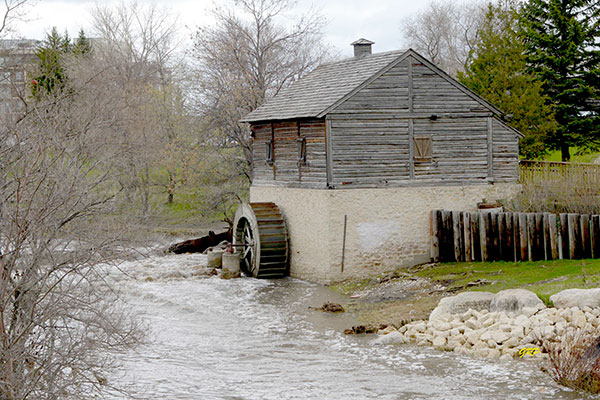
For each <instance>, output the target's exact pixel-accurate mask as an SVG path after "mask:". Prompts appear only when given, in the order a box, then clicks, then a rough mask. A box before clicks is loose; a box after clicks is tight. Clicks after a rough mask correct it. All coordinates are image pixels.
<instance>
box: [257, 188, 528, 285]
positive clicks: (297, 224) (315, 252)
mask: <svg viewBox="0 0 600 400" xmlns="http://www.w3.org/2000/svg"><path fill="white" fill-rule="evenodd" d="M518 190H519V185H518V184H514V183H504V184H495V185H473V186H444V187H407V188H378V189H347V190H340V189H336V190H324V189H294V188H280V187H251V188H250V201H251V202H258V201H272V202H274V203H275V204H277V205H278V206H279V208H280V209H281V211H282V212H283V214H284V218H285V220H286V224H287V227H288V231H289V236H290V249H291V253H290V257H291V258H290V273H291V275H292V276H293V277H297V278H301V279H305V280H309V281H313V282H320V283H329V282H333V281H338V280H342V279H346V278H350V277H368V276H372V275H376V274H378V273H380V272H383V271H387V270H390V269H393V268H396V267H399V266H410V265H415V264H419V263H423V262H427V261H429V259H430V254H429V248H430V240H429V213H430V211H431V210H434V209H446V210H453V211H475V210H476V204H477V202H480V201H482V199H486V200H488V201H493V200H499V199H507V198H510V197H512V195H513V194H514V193H515V192H516V191H518ZM344 215H347V227H346V250H345V257H344V259H345V261H344V271H343V272H342V271H341V261H342V241H343V234H344Z"/></svg>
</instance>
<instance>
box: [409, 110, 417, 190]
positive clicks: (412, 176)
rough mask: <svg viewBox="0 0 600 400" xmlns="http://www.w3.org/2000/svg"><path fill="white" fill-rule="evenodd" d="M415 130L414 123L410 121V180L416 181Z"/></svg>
mask: <svg viewBox="0 0 600 400" xmlns="http://www.w3.org/2000/svg"><path fill="white" fill-rule="evenodd" d="M414 138H415V128H414V121H413V120H412V118H411V119H409V120H408V162H409V164H408V169H409V177H410V179H415V142H414Z"/></svg>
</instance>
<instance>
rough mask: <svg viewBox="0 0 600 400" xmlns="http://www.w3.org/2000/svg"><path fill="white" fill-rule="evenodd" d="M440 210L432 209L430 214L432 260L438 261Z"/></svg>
mask: <svg viewBox="0 0 600 400" xmlns="http://www.w3.org/2000/svg"><path fill="white" fill-rule="evenodd" d="M441 213H442V212H441V211H440V210H432V211H431V216H430V227H429V237H430V240H431V261H432V262H438V261H439V260H440V227H439V225H438V215H440V214H441Z"/></svg>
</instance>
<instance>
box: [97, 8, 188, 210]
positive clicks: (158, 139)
mask: <svg viewBox="0 0 600 400" xmlns="http://www.w3.org/2000/svg"><path fill="white" fill-rule="evenodd" d="M92 17H93V21H94V27H95V30H96V35H97V36H98V37H99V38H100V39H99V40H97V41H96V42H95V44H94V47H95V48H94V58H95V66H94V68H95V70H96V71H98V72H99V73H100V72H101V73H102V75H103V76H104V77H105V78H104V79H106V81H107V82H110V84H111V85H112V86H113V87H114V90H115V91H117V92H119V93H120V96H119V98H118V103H119V104H120V105H121V115H120V118H119V120H120V121H121V122H122V123H121V124H120V125H119V127H118V131H117V132H114V134H115V139H116V143H118V144H119V145H120V146H121V148H123V149H126V152H127V156H126V157H122V158H121V159H120V160H121V161H122V165H121V172H122V175H121V180H120V182H121V185H122V186H123V187H124V188H125V189H126V191H127V192H128V193H133V194H136V195H137V196H139V199H140V202H141V205H142V207H141V208H142V213H143V215H147V214H148V212H149V211H150V208H151V196H152V187H153V184H154V180H153V170H154V169H155V168H156V166H157V165H158V164H160V160H161V156H164V155H165V152H164V151H163V150H164V149H165V148H172V147H173V146H174V144H175V142H176V141H177V133H178V132H179V131H175V130H174V128H176V127H177V124H175V123H174V121H175V119H176V116H174V115H173V113H177V112H178V111H180V109H178V108H177V106H176V105H175V104H174V103H173V99H174V97H173V96H172V94H173V92H174V91H173V73H174V70H173V65H175V64H177V59H176V58H175V57H176V53H175V50H176V48H177V45H178V39H177V19H176V18H174V17H173V16H172V15H171V14H169V13H168V12H166V11H165V10H163V9H160V8H158V7H156V6H145V7H142V6H139V5H138V4H137V3H127V4H126V3H120V4H118V5H117V6H114V7H112V6H106V5H97V6H96V7H95V8H94V10H93V12H92ZM161 101H162V103H161ZM167 114H168V115H167ZM179 115H181V114H179ZM174 170H175V168H169V169H168V170H167V171H168V174H170V176H169V178H168V180H169V181H170V184H169V185H167V188H171V189H170V190H171V191H172V189H173V187H174V184H175V181H176V179H175V177H174V175H173V171H174Z"/></svg>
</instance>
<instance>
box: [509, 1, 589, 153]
mask: <svg viewBox="0 0 600 400" xmlns="http://www.w3.org/2000/svg"><path fill="white" fill-rule="evenodd" d="M521 27H522V35H523V37H524V40H525V46H526V47H525V48H526V55H527V61H528V65H529V70H530V71H531V72H532V73H534V74H535V75H536V76H538V77H539V78H540V79H541V80H542V82H543V86H542V87H543V90H544V93H545V94H546V95H547V96H548V97H549V98H550V99H551V100H552V102H553V103H554V108H555V115H556V121H557V123H558V127H557V130H556V132H555V133H554V134H552V135H549V136H548V138H547V141H546V142H547V144H548V145H549V146H550V147H551V148H554V149H560V150H561V154H562V159H563V161H568V160H569V159H570V157H571V154H570V151H569V146H577V147H579V148H580V149H583V150H593V151H598V150H600V2H598V0H529V1H528V2H527V3H526V4H525V6H524V7H523V17H522V18H521Z"/></svg>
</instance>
